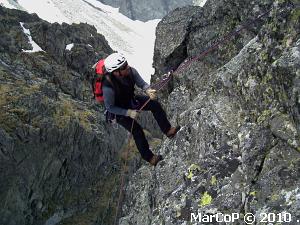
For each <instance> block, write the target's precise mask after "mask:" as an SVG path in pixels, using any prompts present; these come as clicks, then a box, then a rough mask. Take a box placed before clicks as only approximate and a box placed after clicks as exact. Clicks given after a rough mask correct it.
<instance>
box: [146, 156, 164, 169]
mask: <svg viewBox="0 0 300 225" xmlns="http://www.w3.org/2000/svg"><path fill="white" fill-rule="evenodd" d="M161 160H163V157H162V156H161V155H153V156H152V158H151V159H150V161H149V163H150V164H151V165H152V166H156V165H157V163H158V162H159V161H161Z"/></svg>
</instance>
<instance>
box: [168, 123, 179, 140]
mask: <svg viewBox="0 0 300 225" xmlns="http://www.w3.org/2000/svg"><path fill="white" fill-rule="evenodd" d="M179 130H180V126H177V127H171V128H170V130H169V131H168V132H167V134H166V135H167V137H168V138H173V137H174V136H175V135H176V133H177V132H178V131H179Z"/></svg>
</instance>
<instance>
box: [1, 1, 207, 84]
mask: <svg viewBox="0 0 300 225" xmlns="http://www.w3.org/2000/svg"><path fill="white" fill-rule="evenodd" d="M204 1H205V0H204ZM198 2H201V3H199V4H201V5H202V4H204V2H203V0H198ZM0 4H2V5H4V6H5V7H7V8H18V9H21V10H26V11H28V12H29V13H36V14H37V15H38V16H39V17H40V18H42V19H44V20H47V21H48V22H51V23H54V22H58V23H63V22H65V23H69V24H71V23H80V22H83V23H88V24H90V25H94V26H95V27H96V29H97V32H98V33H100V34H102V35H104V36H105V38H106V40H107V41H108V43H109V45H110V46H111V48H112V49H113V50H115V51H119V52H122V53H123V54H124V55H125V56H126V58H127V59H128V63H129V64H130V65H131V66H133V67H135V68H136V69H137V70H138V71H139V73H140V74H141V76H142V77H143V78H144V79H145V81H146V82H148V83H149V82H150V78H151V74H153V73H154V69H153V68H152V62H153V54H154V42H155V29H156V26H157V24H158V22H159V21H160V20H151V21H148V22H141V21H138V20H135V21H133V20H131V19H129V18H128V17H126V16H124V15H122V14H121V13H119V9H118V8H113V7H111V6H108V5H104V4H102V3H101V2H99V1H97V0H18V3H15V2H14V1H13V0H0ZM20 22H23V21H20ZM27 32H30V31H27ZM69 44H72V43H69Z"/></svg>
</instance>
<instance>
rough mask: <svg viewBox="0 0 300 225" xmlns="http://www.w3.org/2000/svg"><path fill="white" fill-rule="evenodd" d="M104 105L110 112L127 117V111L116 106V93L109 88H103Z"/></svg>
mask: <svg viewBox="0 0 300 225" xmlns="http://www.w3.org/2000/svg"><path fill="white" fill-rule="evenodd" d="M102 89H103V97H104V105H105V108H106V110H107V111H108V112H110V113H113V114H116V115H122V116H126V113H127V109H124V108H120V107H118V106H115V91H114V90H113V89H112V88H110V87H107V86H103V88H102Z"/></svg>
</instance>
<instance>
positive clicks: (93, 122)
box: [0, 7, 126, 225]
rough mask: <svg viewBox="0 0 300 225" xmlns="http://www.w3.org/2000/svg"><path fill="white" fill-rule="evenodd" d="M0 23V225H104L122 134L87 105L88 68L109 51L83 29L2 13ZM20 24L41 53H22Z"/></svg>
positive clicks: (94, 34)
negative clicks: (89, 223) (85, 224)
mask: <svg viewBox="0 0 300 225" xmlns="http://www.w3.org/2000/svg"><path fill="white" fill-rule="evenodd" d="M0 21H1V23H0V32H1V36H0V107H1V115H0V174H1V176H0V202H1V203H2V204H1V207H0V224H3V225H4V224H5V225H21V224H26V225H29V224H35V225H36V224H47V225H54V224H58V223H59V222H60V221H63V222H64V224H79V223H81V222H82V221H85V220H87V219H86V217H87V216H86V215H89V217H88V218H89V221H92V222H93V221H94V222H95V221H98V222H99V223H98V224H109V223H110V221H111V220H112V218H113V217H112V216H111V215H113V213H114V207H115V206H114V205H115V203H114V202H113V200H111V197H112V196H113V193H115V192H117V190H116V188H115V187H116V186H115V185H116V183H118V180H119V179H118V175H119V166H118V165H120V162H119V160H120V156H118V152H119V151H120V150H119V149H120V148H121V147H122V145H123V143H124V139H125V137H126V133H125V132H124V131H123V130H121V129H119V130H118V131H115V130H114V129H113V128H112V127H111V126H110V125H108V124H107V123H105V119H104V116H103V108H101V107H99V106H97V105H95V104H94V103H93V102H94V100H93V99H92V92H91V87H90V83H89V73H90V71H89V69H88V68H90V67H91V65H93V64H94V63H95V62H96V60H97V59H98V58H100V57H104V56H106V55H108V54H110V53H111V52H112V50H111V48H110V47H109V46H108V44H107V41H106V40H105V38H104V37H103V36H102V35H100V34H97V32H96V29H95V28H94V27H91V26H89V25H87V24H77V25H67V24H62V25H59V24H49V23H47V22H45V21H42V20H41V19H39V18H38V17H37V16H36V15H29V14H27V13H25V12H22V11H17V10H8V9H5V8H3V7H0ZM20 22H23V23H24V26H25V27H26V28H27V29H29V30H30V32H31V36H32V39H33V40H34V41H35V42H36V43H37V44H38V45H39V46H40V47H41V48H42V49H43V50H44V52H35V53H27V52H23V51H22V49H26V50H27V49H30V48H31V45H30V44H29V43H28V37H27V36H26V35H25V34H24V32H23V30H22V28H21V25H20ZM72 43H73V44H74V47H73V48H72V49H70V50H67V49H66V46H67V45H68V44H72ZM111 142H113V143H115V145H111ZM103 190H105V191H103ZM112 199H113V198H112ZM80 221H81V222H80Z"/></svg>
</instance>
